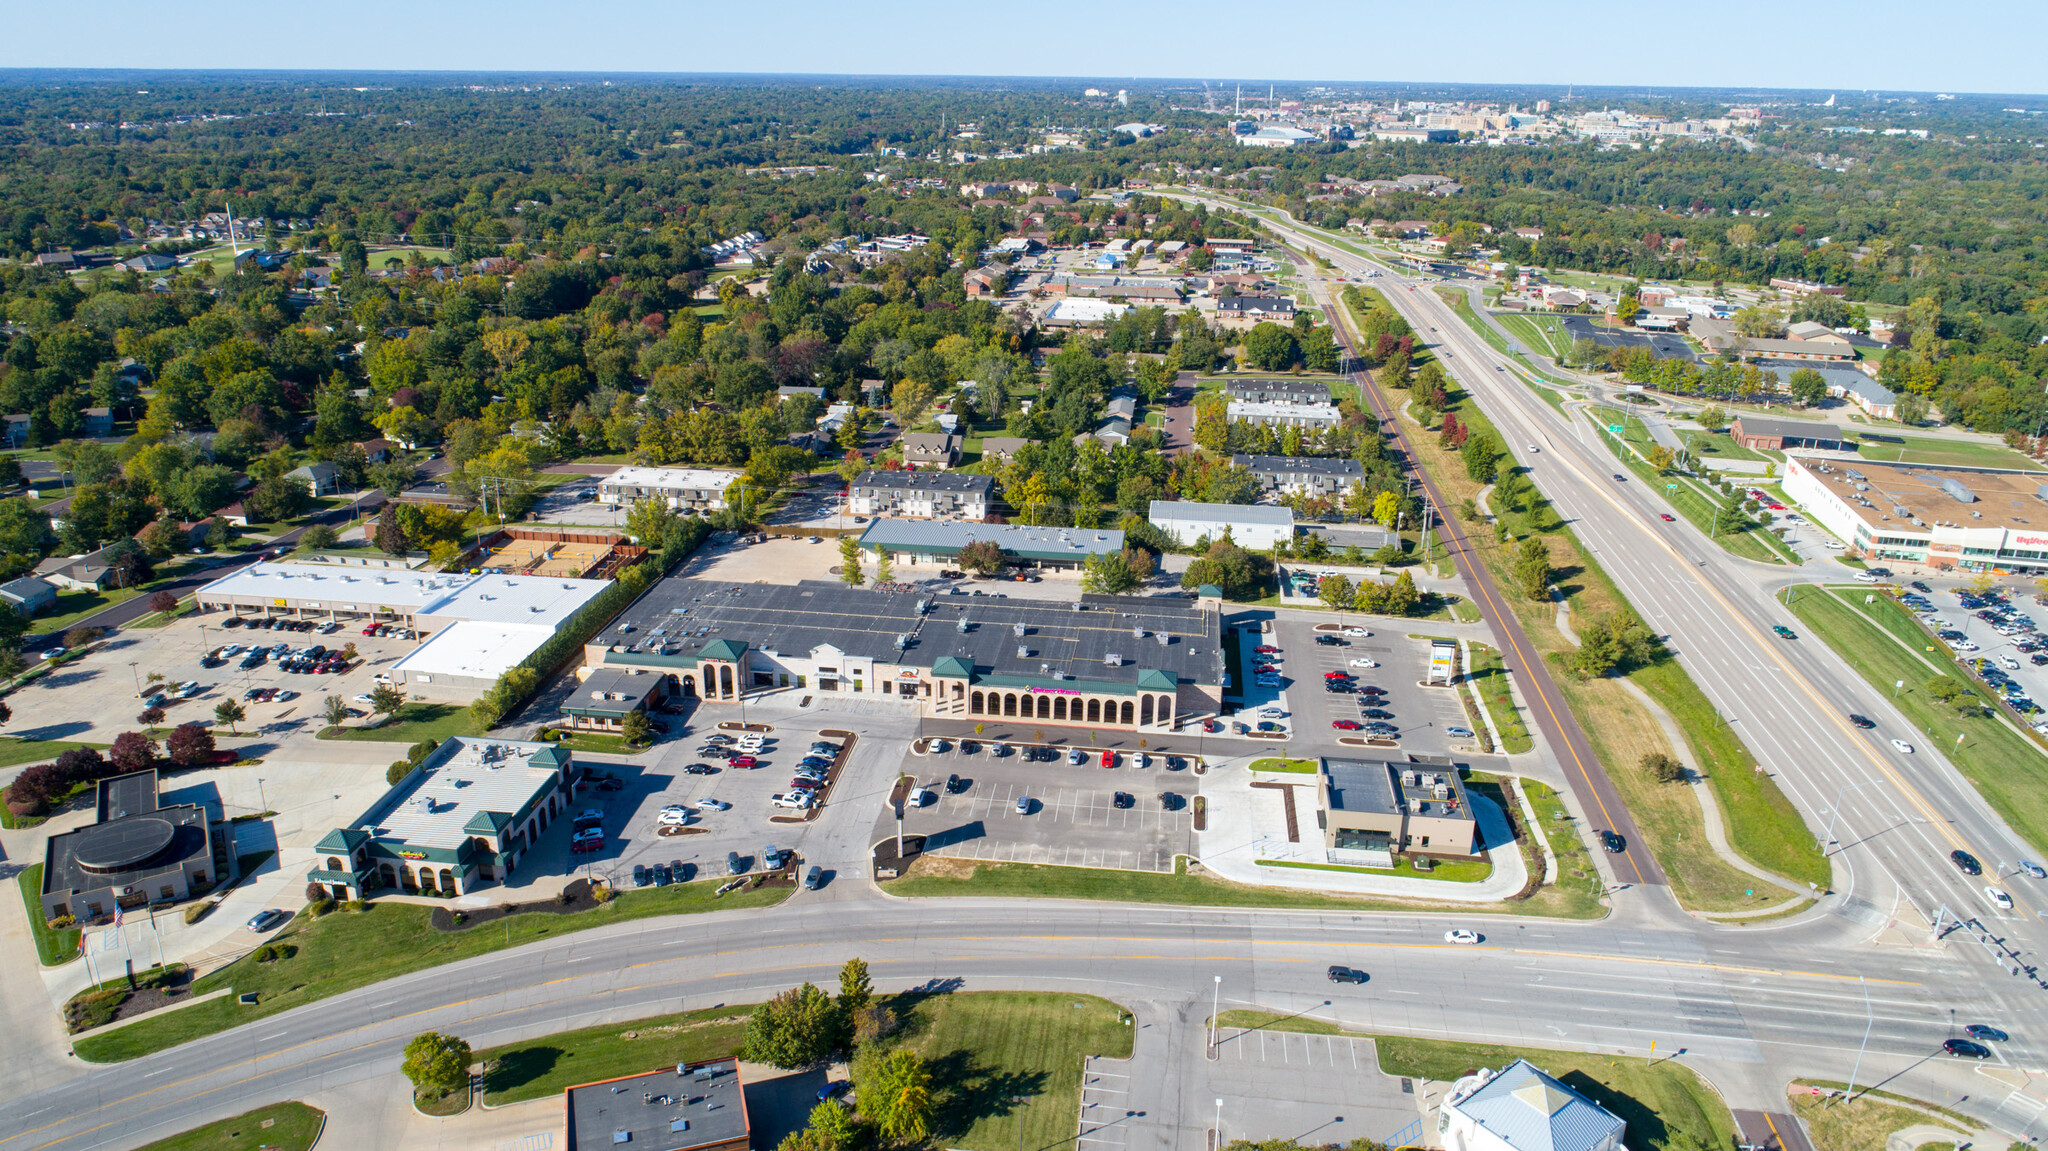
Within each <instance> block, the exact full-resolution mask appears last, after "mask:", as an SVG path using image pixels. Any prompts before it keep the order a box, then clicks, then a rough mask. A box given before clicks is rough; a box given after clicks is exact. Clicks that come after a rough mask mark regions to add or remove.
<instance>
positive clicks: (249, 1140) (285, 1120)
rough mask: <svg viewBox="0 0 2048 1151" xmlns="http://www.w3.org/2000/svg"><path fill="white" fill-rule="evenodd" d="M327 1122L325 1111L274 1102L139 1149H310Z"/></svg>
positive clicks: (288, 1150)
mask: <svg viewBox="0 0 2048 1151" xmlns="http://www.w3.org/2000/svg"><path fill="white" fill-rule="evenodd" d="M326 1123H327V1113H326V1112H325V1111H321V1110H319V1109H317V1108H313V1107H308V1106H306V1105H305V1104H304V1103H274V1104H272V1105H271V1106H269V1107H258V1108H257V1109H256V1110H254V1111H248V1112H244V1113H243V1114H240V1115H237V1116H235V1117H234V1118H233V1119H223V1120H221V1121H220V1122H218V1123H208V1124H207V1125H206V1126H204V1127H194V1128H193V1129H192V1130H190V1131H187V1132H185V1133H184V1134H182V1135H173V1136H171V1137H170V1138H168V1139H159V1140H157V1141H156V1142H154V1143H151V1144H149V1145H148V1146H146V1147H143V1148H141V1149H140V1151H250V1149H252V1148H264V1149H267V1151H310V1149H311V1147H312V1146H313V1141H314V1140H315V1139H317V1138H319V1137H320V1129H321V1128H322V1127H324V1126H325V1125H326Z"/></svg>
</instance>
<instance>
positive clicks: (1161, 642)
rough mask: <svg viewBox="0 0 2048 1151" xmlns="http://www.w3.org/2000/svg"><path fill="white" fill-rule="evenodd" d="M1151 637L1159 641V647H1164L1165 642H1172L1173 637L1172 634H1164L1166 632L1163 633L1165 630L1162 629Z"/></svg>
mask: <svg viewBox="0 0 2048 1151" xmlns="http://www.w3.org/2000/svg"><path fill="white" fill-rule="evenodd" d="M1153 638H1154V639H1157V640H1158V641H1159V646H1160V647H1165V646H1166V645H1167V644H1170V643H1172V642H1173V637H1172V636H1170V635H1168V634H1166V633H1165V632H1163V631H1162V632H1160V633H1159V634H1158V635H1156V636H1154V637H1153Z"/></svg>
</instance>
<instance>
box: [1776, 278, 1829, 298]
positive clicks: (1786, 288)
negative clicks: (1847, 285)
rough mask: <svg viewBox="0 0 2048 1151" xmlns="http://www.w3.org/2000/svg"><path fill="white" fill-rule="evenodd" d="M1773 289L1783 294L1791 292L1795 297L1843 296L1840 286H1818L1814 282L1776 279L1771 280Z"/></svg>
mask: <svg viewBox="0 0 2048 1151" xmlns="http://www.w3.org/2000/svg"><path fill="white" fill-rule="evenodd" d="M1771 287H1773V288H1776V289H1778V290H1779V291H1781V292H1791V293H1792V294H1793V295H1795V296H1811V295H1822V296H1839V295H1841V294H1842V289H1841V287H1840V286H1838V285H1835V284H1816V283H1814V282H1813V281H1812V280H1789V279H1782V278H1774V279H1772V280H1771Z"/></svg>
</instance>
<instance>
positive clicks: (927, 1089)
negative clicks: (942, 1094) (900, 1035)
mask: <svg viewBox="0 0 2048 1151" xmlns="http://www.w3.org/2000/svg"><path fill="white" fill-rule="evenodd" d="M853 1086H854V1092H855V1094H856V1095H857V1096H858V1097H859V1099H860V1109H861V1114H862V1115H865V1116H866V1117H867V1118H869V1119H870V1120H873V1121H874V1124H875V1127H876V1128H877V1129H878V1130H879V1131H880V1132H881V1134H882V1137H883V1138H885V1139H888V1140H890V1141H892V1142H896V1143H916V1142H919V1141H921V1140H922V1139H924V1137H925V1136H926V1135H927V1134H929V1133H930V1130H931V1119H932V1092H931V1088H932V1073H931V1068H930V1067H928V1066H926V1065H925V1061H924V1060H923V1059H922V1058H921V1057H919V1056H918V1054H917V1052H915V1051H911V1050H909V1049H908V1048H903V1047H898V1048H896V1049H895V1050H892V1051H889V1052H886V1053H883V1052H874V1051H872V1050H871V1051H870V1052H868V1053H864V1054H863V1055H862V1056H861V1057H860V1058H858V1059H856V1060H854V1068H853Z"/></svg>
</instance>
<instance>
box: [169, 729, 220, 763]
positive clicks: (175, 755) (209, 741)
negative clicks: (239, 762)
mask: <svg viewBox="0 0 2048 1151" xmlns="http://www.w3.org/2000/svg"><path fill="white" fill-rule="evenodd" d="M214 750H215V748H214V742H213V732H212V731H211V730H209V729H208V728H207V727H206V725H205V724H202V723H181V724H179V725H178V726H177V727H175V728H173V729H171V734H170V736H169V738H167V739H165V740H164V751H165V753H166V754H168V755H169V756H170V757H171V762H172V763H175V764H177V765H178V766H179V767H195V766H197V765H199V764H202V763H205V762H206V761H207V759H208V758H209V757H211V756H212V755H213V753H214Z"/></svg>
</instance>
